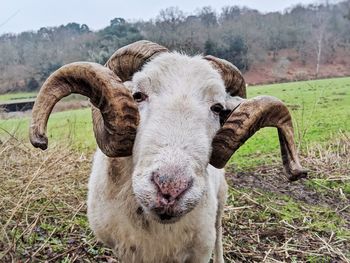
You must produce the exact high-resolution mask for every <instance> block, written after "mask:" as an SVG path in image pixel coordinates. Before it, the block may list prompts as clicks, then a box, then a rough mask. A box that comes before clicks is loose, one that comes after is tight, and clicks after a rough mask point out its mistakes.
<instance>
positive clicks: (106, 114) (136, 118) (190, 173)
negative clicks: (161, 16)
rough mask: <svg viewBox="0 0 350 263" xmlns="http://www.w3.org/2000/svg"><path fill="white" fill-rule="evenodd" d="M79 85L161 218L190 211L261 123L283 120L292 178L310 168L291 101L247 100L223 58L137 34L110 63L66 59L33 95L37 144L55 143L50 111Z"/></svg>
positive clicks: (99, 127) (96, 122)
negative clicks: (298, 142) (299, 147)
mask: <svg viewBox="0 0 350 263" xmlns="http://www.w3.org/2000/svg"><path fill="white" fill-rule="evenodd" d="M71 93H79V94H82V95H85V96H87V97H89V98H90V101H91V103H92V105H93V106H92V114H93V128H94V133H95V137H96V141H97V144H98V146H99V148H100V149H101V151H102V152H103V153H104V154H105V155H106V156H108V157H111V158H118V157H126V156H132V160H133V174H132V182H133V190H134V194H135V196H136V198H137V199H138V201H139V203H140V205H142V207H143V208H144V210H146V211H147V212H148V213H149V214H151V215H152V216H153V217H154V218H156V219H157V220H160V221H162V222H174V221H176V219H178V218H180V217H181V216H182V215H184V214H186V213H188V212H189V211H191V210H192V209H193V208H194V207H195V206H196V205H197V204H198V203H199V202H200V200H201V197H202V196H203V194H205V192H206V189H207V184H208V179H207V175H208V173H207V172H206V171H207V169H212V168H211V167H210V166H208V165H209V164H210V165H212V166H214V167H215V168H223V167H224V166H225V164H226V163H227V161H228V160H229V159H230V157H231V156H232V154H233V153H234V152H235V151H236V150H237V149H238V148H239V147H240V146H241V145H242V144H243V143H244V142H245V141H246V140H247V139H248V138H249V137H251V136H252V135H253V134H254V133H255V132H256V131H257V130H259V129H260V128H262V127H266V126H272V127H277V129H278V136H279V139H280V146H281V153H282V160H283V165H284V168H285V172H286V174H287V176H288V178H289V180H296V179H298V178H300V177H304V176H306V172H305V170H303V169H302V167H301V166H300V163H299V159H298V156H297V153H296V149H295V145H294V141H293V127H292V121H291V116H290V114H289V112H288V109H287V108H286V106H285V105H284V104H283V103H282V102H281V101H280V100H278V99H276V98H273V97H268V96H262V97H256V98H253V99H249V100H247V99H245V97H246V86H245V82H244V79H243V77H242V75H241V73H240V72H239V70H238V69H237V68H236V67H235V66H233V65H232V64H231V63H229V62H227V61H225V60H222V59H219V58H216V57H212V56H206V57H201V56H195V57H188V56H186V55H182V54H179V53H171V52H168V50H167V49H166V48H164V47H162V46H159V45H157V44H155V43H152V42H149V41H139V42H136V43H133V44H131V45H128V46H126V47H123V48H121V49H119V50H117V51H116V53H115V54H114V55H113V56H112V57H111V58H110V59H109V60H108V62H107V63H106V65H105V66H102V65H99V64H95V63H87V62H78V63H72V64H69V65H66V66H64V67H62V68H60V69H59V70H57V71H56V72H54V73H53V74H52V75H51V76H50V77H49V79H48V80H47V81H46V82H45V83H44V85H43V87H42V88H41V90H40V93H39V95H38V97H37V100H36V102H35V105H34V109H33V120H32V125H31V128H30V140H31V142H32V144H33V145H34V146H35V147H39V148H41V149H46V148H47V144H48V140H47V137H46V135H45V132H46V125H47V120H48V118H49V115H50V113H51V110H52V108H53V107H54V105H55V104H56V103H57V102H58V101H59V100H60V99H62V98H63V97H65V96H68V95H69V94H71Z"/></svg>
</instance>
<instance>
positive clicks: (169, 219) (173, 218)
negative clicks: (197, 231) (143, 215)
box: [155, 213, 181, 224]
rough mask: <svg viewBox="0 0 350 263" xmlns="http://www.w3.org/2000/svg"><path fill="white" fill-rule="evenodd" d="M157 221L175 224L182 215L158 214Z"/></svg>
mask: <svg viewBox="0 0 350 263" xmlns="http://www.w3.org/2000/svg"><path fill="white" fill-rule="evenodd" d="M155 217H156V218H157V219H158V220H157V221H158V222H159V223H161V224H173V223H175V222H177V221H179V220H180V218H181V215H172V214H168V213H163V214H156V215H155Z"/></svg>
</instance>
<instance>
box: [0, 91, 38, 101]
mask: <svg viewBox="0 0 350 263" xmlns="http://www.w3.org/2000/svg"><path fill="white" fill-rule="evenodd" d="M37 93H38V92H36V91H33V92H16V93H6V94H2V95H0V102H2V101H8V100H16V99H29V98H35V97H36V94H37Z"/></svg>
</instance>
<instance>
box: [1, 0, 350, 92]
mask: <svg viewBox="0 0 350 263" xmlns="http://www.w3.org/2000/svg"><path fill="white" fill-rule="evenodd" d="M141 39H148V40H151V41H154V42H157V43H159V44H162V45H164V46H166V47H168V48H169V49H172V50H178V51H184V52H186V53H188V54H211V55H214V56H218V57H221V58H224V59H227V60H229V61H231V62H232V63H234V64H235V65H236V66H237V67H238V68H239V69H241V70H242V71H243V72H245V71H249V69H250V67H251V66H252V65H254V63H258V62H264V61H266V60H267V59H270V58H271V57H272V59H276V58H277V56H278V54H279V52H280V51H281V50H283V49H290V50H293V51H295V52H297V54H298V60H300V63H302V64H313V65H314V66H315V76H316V77H317V74H318V71H319V70H320V67H321V66H322V63H328V62H331V61H332V58H333V57H334V55H335V54H336V53H337V52H343V53H344V54H350V52H349V51H350V0H347V1H343V2H340V3H337V4H329V3H328V2H326V3H324V4H313V5H307V6H303V5H297V6H294V7H292V8H290V9H288V10H286V11H285V12H283V13H281V12H270V13H266V14H263V13H260V12H258V11H257V10H254V9H250V8H246V7H238V6H226V7H224V8H222V9H221V10H220V11H219V12H217V11H216V10H214V9H213V8H211V7H203V8H200V9H198V10H197V11H196V12H194V13H193V14H185V13H184V12H183V11H181V10H180V9H179V8H176V7H169V8H166V9H164V10H161V11H160V12H159V15H158V16H157V17H156V18H154V19H151V20H149V21H137V22H128V21H126V20H125V19H123V18H115V19H113V20H111V21H110V25H109V26H107V27H105V28H103V29H102V30H98V31H92V30H91V29H90V28H89V27H88V25H85V24H82V25H81V24H78V23H69V24H67V25H62V26H59V27H43V28H41V29H39V30H38V31H29V32H23V33H20V34H3V35H1V36H0V93H5V92H9V91H24V90H25V91H32V90H36V89H38V88H39V86H40V85H41V84H42V82H43V81H44V80H45V79H46V78H47V77H48V76H49V74H50V73H51V72H52V71H54V70H56V69H57V68H59V67H61V66H62V65H64V64H66V63H70V62H73V61H79V60H85V61H93V62H98V63H101V64H103V63H105V62H106V60H107V59H108V58H109V57H110V56H111V55H112V54H113V52H114V51H115V50H116V49H118V48H119V47H122V46H124V45H127V44H129V43H132V42H134V41H137V40H141ZM347 59H348V63H349V64H350V55H349V58H347Z"/></svg>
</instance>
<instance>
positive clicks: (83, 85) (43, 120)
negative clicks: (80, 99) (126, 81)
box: [30, 62, 139, 157]
mask: <svg viewBox="0 0 350 263" xmlns="http://www.w3.org/2000/svg"><path fill="white" fill-rule="evenodd" d="M71 93H78V94H81V95H84V96H87V97H89V98H90V101H91V103H92V104H93V105H94V106H95V107H96V108H97V109H98V110H99V112H100V114H101V119H100V121H99V122H100V124H101V125H99V126H98V128H97V129H94V131H95V137H96V141H97V144H98V146H99V147H100V149H101V150H102V151H103V152H104V153H105V154H106V155H107V156H111V157H117V156H118V157H121V156H127V155H130V154H131V150H132V146H133V141H134V138H135V136H136V128H137V125H138V122H139V114H138V110H137V106H136V104H135V102H134V100H133V98H132V96H131V94H130V93H129V91H128V90H127V89H126V88H125V87H124V85H123V84H122V83H121V81H120V79H119V78H118V77H117V76H116V75H115V74H114V73H113V72H112V71H111V70H110V69H108V68H106V67H104V66H102V65H100V64H96V63H88V62H77V63H72V64H68V65H66V66H63V67H61V68H60V69H58V70H57V71H55V72H54V73H53V74H52V75H51V76H50V77H49V78H48V79H47V80H46V81H45V83H44V84H43V86H42V88H41V89H40V92H39V94H38V97H37V99H36V101H35V104H34V108H33V113H32V123H31V126H30V141H31V143H32V144H33V146H34V147H39V148H41V149H43V150H45V149H46V148H47V144H48V140H47V136H46V126H47V121H48V119H49V116H50V113H51V111H52V109H53V107H54V106H55V104H56V103H57V102H58V101H59V100H61V99H62V98H63V97H66V96H68V95H70V94H71Z"/></svg>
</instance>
